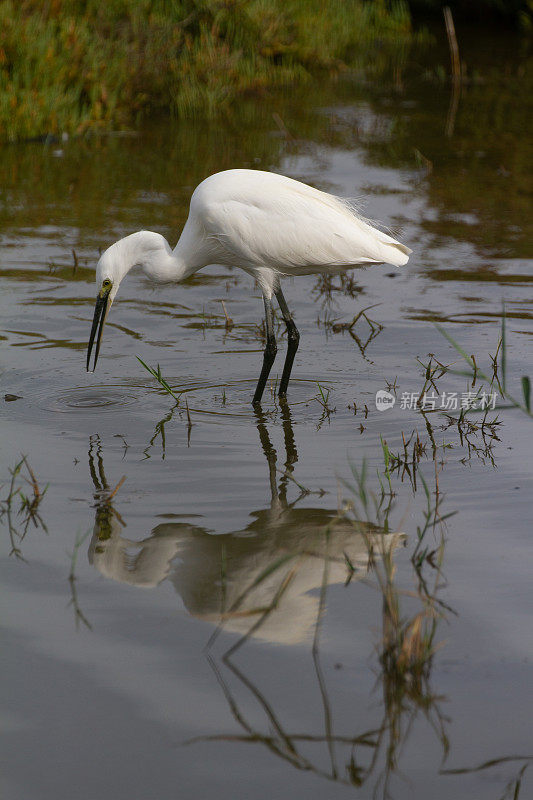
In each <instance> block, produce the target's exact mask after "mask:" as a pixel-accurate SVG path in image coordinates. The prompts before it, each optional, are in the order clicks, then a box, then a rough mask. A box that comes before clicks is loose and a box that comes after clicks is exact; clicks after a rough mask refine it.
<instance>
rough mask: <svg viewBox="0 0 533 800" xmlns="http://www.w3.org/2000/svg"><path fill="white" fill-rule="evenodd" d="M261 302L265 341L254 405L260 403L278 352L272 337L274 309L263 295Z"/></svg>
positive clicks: (274, 339) (270, 301)
mask: <svg viewBox="0 0 533 800" xmlns="http://www.w3.org/2000/svg"><path fill="white" fill-rule="evenodd" d="M263 301H264V303H265V327H266V337H267V341H266V347H265V352H264V353H263V369H262V370H261V375H260V376H259V380H258V381H257V387H256V390H255V394H254V399H253V403H254V405H255V403H260V402H261V398H262V396H263V391H264V389H265V384H266V382H267V380H268V376H269V375H270V370H271V369H272V364H273V363H274V359H275V358H276V353H277V352H278V346H277V344H276V337H275V336H274V309H273V308H272V300H270V299H268V298H267V297H265V295H263Z"/></svg>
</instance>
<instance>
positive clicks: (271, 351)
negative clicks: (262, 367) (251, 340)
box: [263, 340, 278, 359]
mask: <svg viewBox="0 0 533 800" xmlns="http://www.w3.org/2000/svg"><path fill="white" fill-rule="evenodd" d="M277 352H278V346H277V344H276V342H275V341H272V340H270V341H267V343H266V347H265V350H264V353H263V355H264V357H265V359H274V358H275V357H276V353H277Z"/></svg>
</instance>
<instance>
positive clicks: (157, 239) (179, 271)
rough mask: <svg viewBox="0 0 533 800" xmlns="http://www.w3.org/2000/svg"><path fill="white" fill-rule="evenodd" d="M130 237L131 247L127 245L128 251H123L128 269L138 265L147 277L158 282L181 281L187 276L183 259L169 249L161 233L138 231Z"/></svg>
mask: <svg viewBox="0 0 533 800" xmlns="http://www.w3.org/2000/svg"><path fill="white" fill-rule="evenodd" d="M127 238H130V237H127ZM132 238H133V241H132V243H131V244H132V247H131V249H130V248H129V247H128V248H127V250H128V251H129V252H126V253H125V263H126V264H127V265H128V271H129V270H130V269H131V268H132V267H135V266H137V265H138V266H140V267H141V269H142V270H143V272H144V273H145V274H146V275H147V276H148V277H149V278H151V279H152V280H153V281H157V282H158V283H168V282H175V281H181V280H183V278H186V277H187V274H188V269H187V264H186V262H185V260H184V259H183V258H181V257H180V256H178V255H177V254H176V253H175V252H173V251H172V250H171V248H170V245H169V243H168V242H167V240H166V239H165V238H164V237H163V236H161V234H159V233H152V231H139V233H136V234H133V237H132ZM124 241H125V240H124Z"/></svg>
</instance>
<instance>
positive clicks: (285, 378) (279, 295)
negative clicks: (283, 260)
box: [274, 288, 300, 397]
mask: <svg viewBox="0 0 533 800" xmlns="http://www.w3.org/2000/svg"><path fill="white" fill-rule="evenodd" d="M274 294H275V295H276V300H277V301H278V303H279V307H280V309H281V313H282V314H283V319H284V320H285V325H286V326H287V338H288V346H287V356H286V358H285V365H284V367H283V374H282V376H281V382H280V384H279V392H278V394H279V396H280V397H285V396H286V394H287V387H288V385H289V379H290V377H291V370H292V365H293V362H294V356H295V355H296V351H297V350H298V344H299V342H300V334H299V332H298V328H297V327H296V325H295V324H294V320H293V318H292V315H291V312H290V311H289V308H288V306H287V303H286V302H285V298H284V297H283V292H282V291H281V289H280V288H278V289H276V291H275V292H274Z"/></svg>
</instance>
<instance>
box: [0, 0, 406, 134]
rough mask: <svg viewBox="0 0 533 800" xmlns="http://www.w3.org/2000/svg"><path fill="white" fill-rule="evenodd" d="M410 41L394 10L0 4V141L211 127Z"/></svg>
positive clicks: (337, 0)
mask: <svg viewBox="0 0 533 800" xmlns="http://www.w3.org/2000/svg"><path fill="white" fill-rule="evenodd" d="M413 38H414V37H413V34H412V30H411V22H410V16H409V11H408V8H407V5H406V3H405V2H401V1H398V2H395V3H393V4H390V5H389V4H388V3H387V2H385V0H376V2H373V3H364V2H363V0H332V1H331V2H329V3H327V4H324V3H322V2H320V0H307V1H306V2H305V3H302V2H301V0H283V1H282V0H108V2H106V3H100V2H96V0H48V2H46V3H42V2H40V0H0V139H4V140H6V139H7V140H11V141H12V140H16V139H21V138H28V137H35V136H44V135H47V134H50V133H52V134H58V133H63V132H72V133H77V134H80V133H83V132H85V131H86V130H88V129H95V128H96V129H99V128H103V129H105V128H110V127H113V128H117V127H123V126H127V125H131V124H134V123H135V122H137V121H138V120H139V119H140V118H141V117H142V116H144V115H146V114H147V113H149V112H150V113H153V112H154V111H156V110H161V111H165V112H170V113H172V114H174V115H178V116H191V115H194V114H199V115H203V116H205V115H208V116H213V115H215V114H218V113H220V111H221V110H224V109H227V108H228V107H229V106H230V105H231V103H232V102H234V101H235V99H236V98H237V97H238V96H239V95H243V94H249V93H253V94H255V95H258V96H260V95H261V94H262V93H265V92H267V91H268V90H269V89H270V88H272V87H275V86H288V85H293V84H294V83H295V82H301V81H306V80H310V79H311V75H312V74H313V73H316V71H317V70H326V71H327V72H329V73H332V72H338V71H340V70H342V69H343V68H344V66H345V65H346V64H351V65H353V64H354V62H356V61H357V62H358V64H359V66H362V65H363V64H365V65H366V64H367V63H368V65H369V67H370V68H372V65H373V64H375V63H376V60H377V59H379V60H383V56H384V52H385V51H386V50H387V47H390V48H392V50H395V49H396V50H397V49H398V48H402V47H405V45H406V44H407V43H409V42H410V41H412V40H413ZM376 43H377V44H378V46H376ZM371 52H373V53H374V55H373V56H372V58H371V57H370V55H371Z"/></svg>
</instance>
